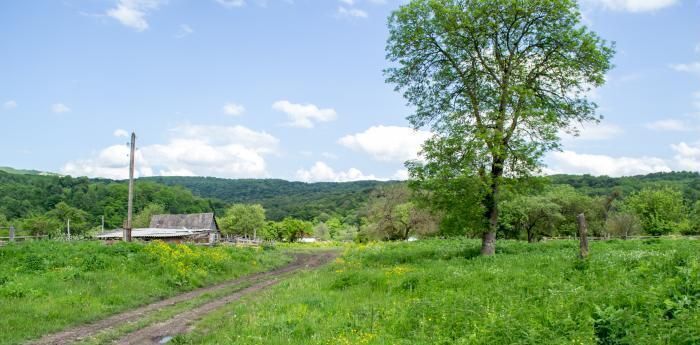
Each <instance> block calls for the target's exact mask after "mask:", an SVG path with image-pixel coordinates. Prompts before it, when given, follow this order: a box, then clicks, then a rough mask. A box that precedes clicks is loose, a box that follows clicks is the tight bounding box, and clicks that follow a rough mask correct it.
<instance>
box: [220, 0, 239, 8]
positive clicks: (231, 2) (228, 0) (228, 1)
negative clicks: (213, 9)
mask: <svg viewBox="0 0 700 345" xmlns="http://www.w3.org/2000/svg"><path fill="white" fill-rule="evenodd" d="M216 2H218V3H219V4H220V5H222V6H224V7H228V8H233V7H242V6H245V0H216Z"/></svg>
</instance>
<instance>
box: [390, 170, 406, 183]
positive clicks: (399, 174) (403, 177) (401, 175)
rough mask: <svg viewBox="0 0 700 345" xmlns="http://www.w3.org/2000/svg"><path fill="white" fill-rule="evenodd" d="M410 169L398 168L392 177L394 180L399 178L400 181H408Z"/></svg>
mask: <svg viewBox="0 0 700 345" xmlns="http://www.w3.org/2000/svg"><path fill="white" fill-rule="evenodd" d="M408 177H409V176H408V170H407V169H399V170H396V172H395V173H394V176H392V177H391V179H392V180H399V181H406V180H408Z"/></svg>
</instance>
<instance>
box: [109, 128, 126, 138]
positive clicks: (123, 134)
mask: <svg viewBox="0 0 700 345" xmlns="http://www.w3.org/2000/svg"><path fill="white" fill-rule="evenodd" d="M112 135H114V136H115V137H117V138H128V137H129V132H127V131H126V130H123V129H121V128H118V129H115V130H114V133H112Z"/></svg>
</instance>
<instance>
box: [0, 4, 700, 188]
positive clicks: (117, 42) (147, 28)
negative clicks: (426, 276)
mask: <svg viewBox="0 0 700 345" xmlns="http://www.w3.org/2000/svg"><path fill="white" fill-rule="evenodd" d="M401 3H402V2H401V1H398V0H341V1H339V0H293V1H292V0H168V1H164V0H83V1H78V0H63V1H49V0H45V1H3V2H0V75H1V76H2V77H1V78H0V120H1V122H0V123H2V128H1V130H0V133H2V134H1V135H2V139H3V140H2V142H3V144H2V145H0V165H4V166H12V167H18V168H32V169H39V170H46V171H55V172H60V173H64V174H71V175H76V176H78V175H87V176H101V177H110V178H123V177H125V176H126V173H127V170H126V164H127V162H128V157H127V147H126V145H125V144H124V143H125V142H126V141H127V138H126V133H128V132H130V131H132V130H133V131H136V133H137V135H138V147H139V153H138V154H137V162H138V171H139V174H140V175H141V176H144V175H206V176H219V177H234V178H235V177H256V178H257V177H275V178H284V179H291V180H303V181H346V180H356V179H389V178H403V177H405V171H404V170H403V161H404V160H406V159H409V158H412V157H415V154H416V151H417V149H418V147H419V146H420V143H421V142H422V141H423V140H424V139H425V138H426V137H427V136H428V135H429V133H428V132H426V131H419V132H415V131H413V130H411V129H410V128H408V127H407V126H408V123H407V122H406V120H405V117H406V116H407V115H409V114H410V113H411V109H410V108H409V107H407V106H406V105H405V102H404V100H403V98H402V97H401V95H400V94H398V93H396V92H394V91H393V88H392V87H391V85H387V84H385V83H384V76H383V74H382V69H384V68H385V67H387V62H386V61H385V58H384V55H385V53H384V45H385V41H386V37H387V29H386V18H387V16H388V15H389V13H390V12H391V11H392V10H393V9H395V8H396V7H397V6H399V5H400V4H401ZM581 7H582V10H583V13H584V17H585V21H586V23H587V24H588V25H589V27H590V28H591V29H593V30H595V31H596V32H598V33H599V34H600V35H601V36H602V37H603V38H605V39H607V40H611V41H615V42H616V44H617V50H618V53H617V55H616V57H615V60H614V63H615V66H616V67H615V68H614V69H613V70H612V71H611V72H610V73H609V74H608V76H607V80H608V81H607V84H606V86H604V87H602V88H601V89H598V90H595V92H593V93H592V95H591V96H592V97H593V98H594V99H595V100H596V101H597V102H598V104H599V105H600V113H601V114H602V115H604V117H605V119H604V121H603V122H602V123H601V124H600V125H598V126H592V125H591V126H587V127H586V128H584V129H583V133H582V135H581V137H579V138H568V137H567V138H564V140H563V142H564V151H562V152H555V153H552V154H550V155H548V156H547V157H546V160H545V162H546V163H547V168H546V170H545V171H546V172H550V173H554V172H565V173H591V174H594V175H602V174H605V175H611V176H620V175H633V174H642V173H648V172H653V171H669V170H694V171H698V170H700V141H699V140H700V137H699V136H698V133H700V2H699V1H697V0H685V1H683V0H585V1H583V2H582V3H581Z"/></svg>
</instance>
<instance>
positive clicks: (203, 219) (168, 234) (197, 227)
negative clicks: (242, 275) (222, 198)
mask: <svg viewBox="0 0 700 345" xmlns="http://www.w3.org/2000/svg"><path fill="white" fill-rule="evenodd" d="M123 234H124V229H116V230H114V231H110V232H106V233H103V234H99V235H97V238H98V239H101V240H119V239H121V238H122V237H123ZM131 237H132V238H133V239H139V240H143V241H152V240H162V241H166V242H173V243H183V242H194V243H216V242H218V241H219V239H220V238H221V231H220V230H219V225H218V224H217V223H216V217H214V213H195V214H159V215H154V216H152V217H151V224H150V225H149V227H148V228H137V229H132V230H131Z"/></svg>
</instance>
